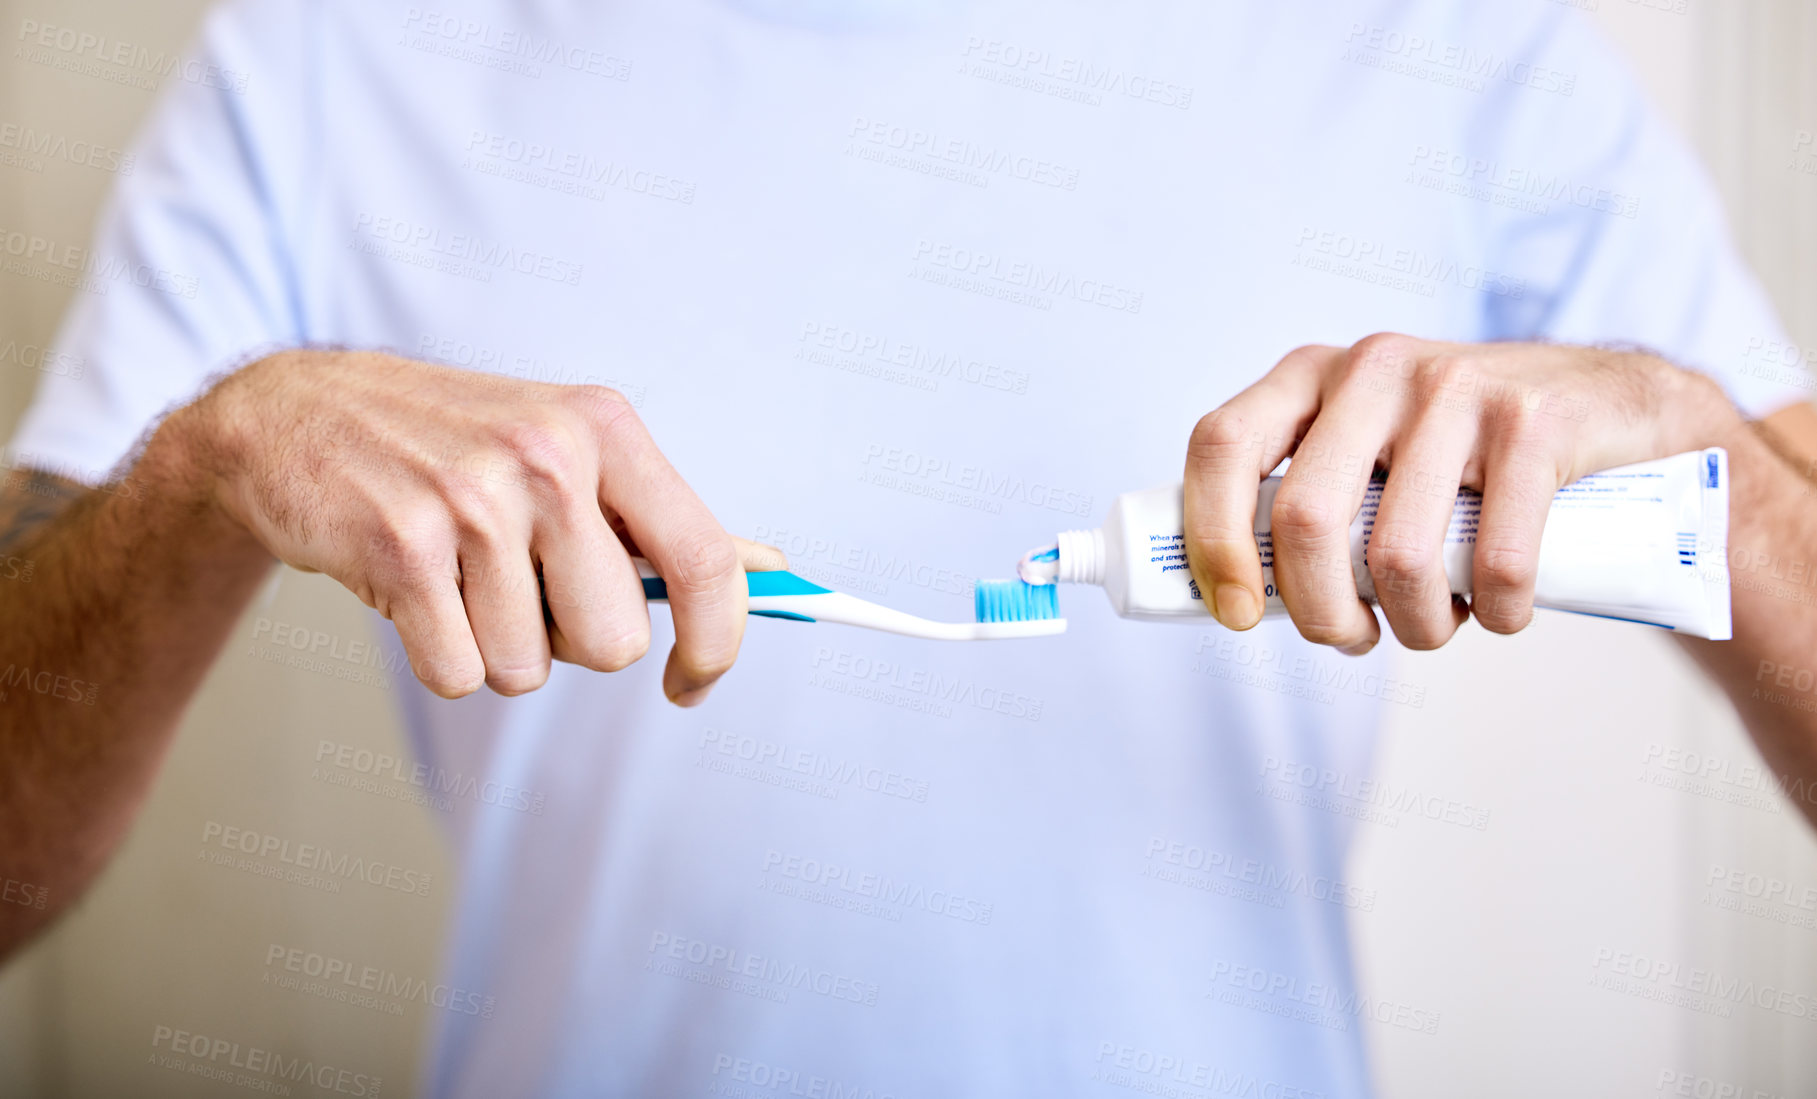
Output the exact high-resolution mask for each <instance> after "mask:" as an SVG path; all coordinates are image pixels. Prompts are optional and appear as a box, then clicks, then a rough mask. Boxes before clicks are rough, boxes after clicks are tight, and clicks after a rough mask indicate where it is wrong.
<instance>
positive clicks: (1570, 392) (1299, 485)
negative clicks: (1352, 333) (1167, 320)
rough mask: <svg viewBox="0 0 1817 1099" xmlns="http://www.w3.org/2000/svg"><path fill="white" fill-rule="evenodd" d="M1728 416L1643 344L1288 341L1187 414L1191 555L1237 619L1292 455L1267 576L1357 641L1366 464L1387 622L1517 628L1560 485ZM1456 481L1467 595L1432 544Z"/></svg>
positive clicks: (1442, 638) (1257, 609)
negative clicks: (1374, 501)
mask: <svg viewBox="0 0 1817 1099" xmlns="http://www.w3.org/2000/svg"><path fill="white" fill-rule="evenodd" d="M1740 422H1741V421H1740V416H1739V414H1738V413H1736V412H1735V411H1734V409H1733V408H1732V407H1731V406H1730V405H1729V403H1728V401H1727V400H1726V399H1725V398H1724V397H1723V395H1722V392H1721V390H1720V389H1719V388H1718V387H1717V386H1716V384H1715V383H1714V382H1712V381H1710V380H1709V379H1707V378H1704V377H1702V376H1700V375H1697V374H1692V373H1690V372H1688V371H1684V370H1680V369H1679V368H1677V367H1675V366H1672V365H1671V364H1670V363H1667V362H1665V361H1663V360H1661V359H1658V358H1655V357H1653V356H1651V355H1646V354H1641V353H1629V352H1619V351H1609V350H1600V349H1591V348H1581V347H1564V346H1553V345H1544V344H1483V345H1477V344H1453V343H1433V342H1429V341H1426V340H1417V339H1413V338H1411V337H1408V336H1396V335H1377V336H1371V337H1369V338H1368V339H1365V340H1363V341H1362V342H1361V343H1358V344H1357V345H1356V346H1355V347H1352V348H1349V349H1348V350H1345V349H1343V348H1336V347H1302V348H1300V349H1299V350H1297V351H1294V352H1292V353H1291V354H1289V355H1288V356H1287V357H1286V358H1285V359H1282V360H1281V362H1280V364H1279V365H1277V366H1276V367H1275V368H1274V369H1273V370H1271V371H1269V372H1268V374H1267V375H1266V376H1264V377H1263V378H1262V380H1260V381H1258V382H1257V383H1256V384H1254V385H1252V386H1250V387H1249V388H1248V389H1246V390H1244V391H1243V392H1242V393H1240V394H1238V395H1237V396H1236V397H1234V398H1232V399H1231V400H1230V401H1229V402H1227V403H1226V404H1225V405H1224V406H1223V407H1222V408H1219V409H1218V410H1217V411H1215V412H1212V413H1210V414H1208V415H1207V416H1205V417H1204V418H1203V419H1201V420H1200V421H1199V423H1198V426H1197V427H1195V428H1194V429H1193V433H1192V441H1191V443H1190V445H1189V447H1188V449H1187V457H1186V545H1187V555H1188V560H1189V561H1190V563H1191V566H1192V574H1193V578H1194V579H1195V580H1197V581H1198V584H1199V590H1200V591H1202V592H1204V593H1206V597H1207V599H1208V600H1209V601H1210V603H1211V607H1212V613H1213V614H1215V615H1216V616H1217V618H1218V620H1219V621H1220V622H1222V623H1223V624H1224V625H1226V626H1229V627H1231V628H1232V629H1238V630H1246V629H1248V628H1250V627H1251V626H1254V625H1255V624H1256V622H1257V621H1259V620H1260V618H1261V613H1262V566H1261V559H1260V557H1259V556H1258V552H1257V549H1256V540H1255V528H1254V518H1255V510H1256V495H1257V487H1258V485H1259V484H1260V482H1261V479H1262V478H1263V477H1265V476H1267V475H1268V473H1269V472H1270V471H1271V470H1273V469H1274V467H1275V466H1277V465H1279V464H1280V462H1281V460H1282V459H1283V458H1286V457H1289V456H1292V458H1293V464H1292V465H1291V466H1290V467H1289V469H1288V472H1287V473H1286V475H1285V477H1284V479H1283V481H1282V484H1281V487H1280V490H1279V492H1278V494H1277V495H1276V496H1275V501H1274V510H1273V512H1272V515H1271V519H1272V523H1273V539H1274V578H1275V586H1276V588H1277V589H1278V590H1279V592H1280V595H1281V599H1282V601H1283V602H1284V603H1285V604H1286V605H1287V609H1288V612H1289V614H1291V616H1292V618H1293V622H1294V625H1295V626H1297V627H1298V628H1299V631H1300V633H1301V634H1303V635H1304V636H1305V637H1306V638H1307V639H1308V640H1310V641H1314V642H1317V643H1319V644H1322V645H1332V646H1336V647H1337V648H1339V649H1340V650H1342V651H1344V652H1347V653H1351V654H1353V655H1360V654H1361V653H1364V652H1367V651H1369V649H1371V648H1373V647H1374V646H1375V643H1376V642H1377V641H1379V640H1380V639H1381V626H1380V625H1379V624H1378V623H1377V621H1376V617H1375V615H1374V613H1373V612H1372V611H1371V610H1370V608H1369V606H1368V604H1366V603H1364V602H1363V601H1362V600H1360V599H1359V598H1358V596H1357V590H1356V580H1355V576H1354V574H1353V573H1352V571H1351V569H1352V566H1351V557H1350V539H1349V530H1350V524H1351V522H1352V520H1354V519H1355V518H1356V515H1357V512H1358V510H1359V509H1360V508H1361V506H1362V503H1363V494H1364V491H1365V489H1366V488H1367V486H1368V482H1369V479H1370V477H1371V475H1372V474H1373V473H1374V472H1375V470H1376V469H1377V468H1382V469H1385V470H1386V471H1387V475H1388V482H1387V485H1386V487H1385V489H1384V491H1383V493H1382V498H1381V505H1380V510H1379V512H1378V513H1377V515H1376V519H1375V529H1374V533H1373V534H1372V535H1371V537H1370V540H1369V554H1368V558H1369V574H1370V577H1371V579H1373V580H1374V582H1375V589H1376V597H1377V599H1378V601H1379V602H1380V604H1381V608H1382V611H1383V612H1384V613H1385V614H1386V615H1387V617H1388V623H1389V625H1391V626H1392V627H1393V628H1394V633H1395V636H1396V637H1398V638H1399V639H1400V640H1401V643H1402V644H1404V645H1406V646H1407V647H1408V648H1412V649H1433V648H1437V647H1438V646H1440V645H1443V644H1444V643H1445V642H1446V641H1448V640H1449V639H1450V638H1451V635H1452V634H1453V633H1455V632H1456V631H1457V628H1458V627H1459V626H1460V625H1462V624H1463V621H1464V619H1466V618H1467V617H1469V616H1470V615H1471V614H1472V613H1474V614H1475V616H1476V619H1477V621H1479V622H1481V623H1482V624H1483V625H1484V626H1485V627H1487V628H1489V629H1490V630H1493V631H1495V632H1497V633H1514V632H1515V631H1517V630H1520V629H1522V628H1523V627H1525V626H1526V625H1527V623H1528V622H1529V621H1530V620H1531V618H1532V616H1533V584H1534V578H1535V574H1536V572H1537V570H1538V565H1539V543H1540V534H1541V532H1542V530H1543V528H1544V526H1545V522H1546V513H1547V509H1548V508H1549V507H1550V506H1551V503H1552V497H1553V495H1554V494H1555V493H1556V492H1557V491H1558V490H1559V489H1560V488H1562V487H1564V486H1565V485H1567V484H1569V483H1571V482H1572V481H1574V480H1576V479H1577V478H1579V477H1582V476H1584V475H1585V474H1588V473H1594V472H1596V471H1598V470H1603V469H1609V468H1612V467H1614V466H1620V465H1627V464H1628V463H1631V462H1640V461H1646V460H1648V459H1652V458H1662V457H1666V456H1669V455H1672V454H1678V453H1682V452H1684V451H1687V450H1696V449H1699V448H1701V447H1704V446H1709V445H1716V444H1717V443H1718V442H1720V440H1721V439H1723V438H1725V437H1728V436H1729V434H1730V433H1731V432H1732V431H1733V430H1734V428H1736V427H1737V426H1739V424H1740ZM1460 486H1463V487H1468V488H1473V489H1476V490H1478V491H1480V492H1481V493H1482V494H1483V507H1482V517H1481V525H1480V528H1479V530H1478V532H1477V538H1476V554H1475V559H1474V566H1475V576H1474V595H1473V596H1472V599H1471V602H1470V604H1469V605H1468V606H1465V605H1464V603H1463V601H1462V600H1461V599H1460V598H1454V597H1453V596H1452V594H1451V588H1450V584H1449V582H1448V581H1447V579H1446V577H1445V572H1444V563H1443V556H1442V550H1443V547H1444V540H1445V531H1446V528H1447V526H1448V525H1449V522H1450V519H1451V512H1452V507H1453V504H1454V501H1455V498H1456V495H1457V490H1458V488H1459V487H1460Z"/></svg>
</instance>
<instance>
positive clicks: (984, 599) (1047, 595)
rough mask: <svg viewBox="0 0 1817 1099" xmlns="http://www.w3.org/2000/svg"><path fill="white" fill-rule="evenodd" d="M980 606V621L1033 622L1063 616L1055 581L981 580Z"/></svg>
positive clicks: (978, 603)
mask: <svg viewBox="0 0 1817 1099" xmlns="http://www.w3.org/2000/svg"><path fill="white" fill-rule="evenodd" d="M977 606H978V621H980V622H1030V621H1034V620H1037V619H1043V618H1058V617H1060V595H1059V590H1058V588H1057V587H1056V586H1055V585H1053V584H1029V583H1025V582H1024V581H1021V580H980V581H978V588H977Z"/></svg>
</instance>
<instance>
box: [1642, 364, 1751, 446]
mask: <svg viewBox="0 0 1817 1099" xmlns="http://www.w3.org/2000/svg"><path fill="white" fill-rule="evenodd" d="M1661 388H1662V392H1663V393H1664V400H1663V409H1662V411H1663V413H1664V414H1663V416H1662V418H1661V419H1662V423H1661V426H1662V427H1663V429H1664V431H1663V432H1662V434H1663V436H1664V437H1663V438H1662V440H1661V443H1662V447H1661V456H1662V457H1663V456H1665V455H1669V454H1682V453H1684V452H1685V451H1689V450H1702V449H1703V448H1705V447H1712V446H1720V447H1733V446H1735V445H1736V443H1737V442H1738V441H1739V440H1741V439H1742V437H1743V436H1746V435H1747V434H1748V420H1747V417H1745V416H1743V415H1742V414H1741V411H1740V410H1739V409H1737V408H1736V407H1735V406H1734V405H1733V404H1731V403H1730V402H1729V397H1728V394H1726V393H1724V392H1723V390H1722V386H1720V385H1718V384H1717V382H1716V380H1715V379H1713V378H1711V377H1710V376H1708V375H1707V374H1699V373H1697V372H1696V371H1694V370H1686V369H1684V368H1682V367H1678V366H1673V367H1671V368H1670V372H1669V374H1668V375H1667V377H1666V378H1665V384H1664V385H1663V386H1662V387H1661Z"/></svg>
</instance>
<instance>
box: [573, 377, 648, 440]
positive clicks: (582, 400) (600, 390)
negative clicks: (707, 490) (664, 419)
mask: <svg viewBox="0 0 1817 1099" xmlns="http://www.w3.org/2000/svg"><path fill="white" fill-rule="evenodd" d="M562 399H563V400H564V401H565V402H566V404H567V406H568V407H569V408H571V409H573V410H574V411H575V412H577V413H579V414H580V415H581V416H582V417H583V418H584V419H585V420H586V421H587V422H588V423H589V424H591V425H592V426H593V428H594V430H595V431H597V432H599V433H600V434H602V435H616V434H619V433H621V432H623V431H624V430H626V429H634V428H638V427H641V425H642V421H641V420H639V419H638V416H637V410H636V409H635V408H633V407H631V402H630V400H629V399H628V398H626V397H625V395H624V394H623V393H620V392H619V391H618V390H616V389H613V388H611V387H609V386H603V385H571V386H564V387H563V392H562Z"/></svg>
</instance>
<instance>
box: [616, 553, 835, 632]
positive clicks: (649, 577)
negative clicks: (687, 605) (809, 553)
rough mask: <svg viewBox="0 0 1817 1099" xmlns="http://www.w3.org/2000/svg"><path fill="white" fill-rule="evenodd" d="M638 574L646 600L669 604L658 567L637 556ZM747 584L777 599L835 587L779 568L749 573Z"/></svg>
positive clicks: (787, 614)
mask: <svg viewBox="0 0 1817 1099" xmlns="http://www.w3.org/2000/svg"><path fill="white" fill-rule="evenodd" d="M635 560H636V563H637V573H638V575H639V576H640V577H641V578H642V579H643V582H644V599H645V600H647V601H649V602H651V603H667V602H668V601H669V586H668V584H667V583H666V582H665V581H664V580H663V578H662V577H660V576H658V575H656V570H654V569H652V568H650V565H649V562H647V561H645V560H644V559H642V558H641V557H640V558H636V559H635ZM745 583H746V585H747V586H748V587H749V589H750V593H751V598H752V599H776V598H779V597H783V596H792V595H830V594H832V590H831V589H829V588H823V587H821V586H820V585H819V584H816V583H814V582H813V581H812V580H806V579H803V578H802V577H799V576H796V575H795V574H794V573H792V572H788V571H786V570H783V569H776V570H774V571H771V572H747V573H745ZM751 613H752V614H756V615H762V616H763V617H765V618H788V619H793V620H795V621H799V622H812V621H813V619H812V618H810V617H809V616H807V615H805V614H801V613H799V612H796V611H790V610H784V609H781V608H771V609H764V610H759V609H753V610H752V611H751Z"/></svg>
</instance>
